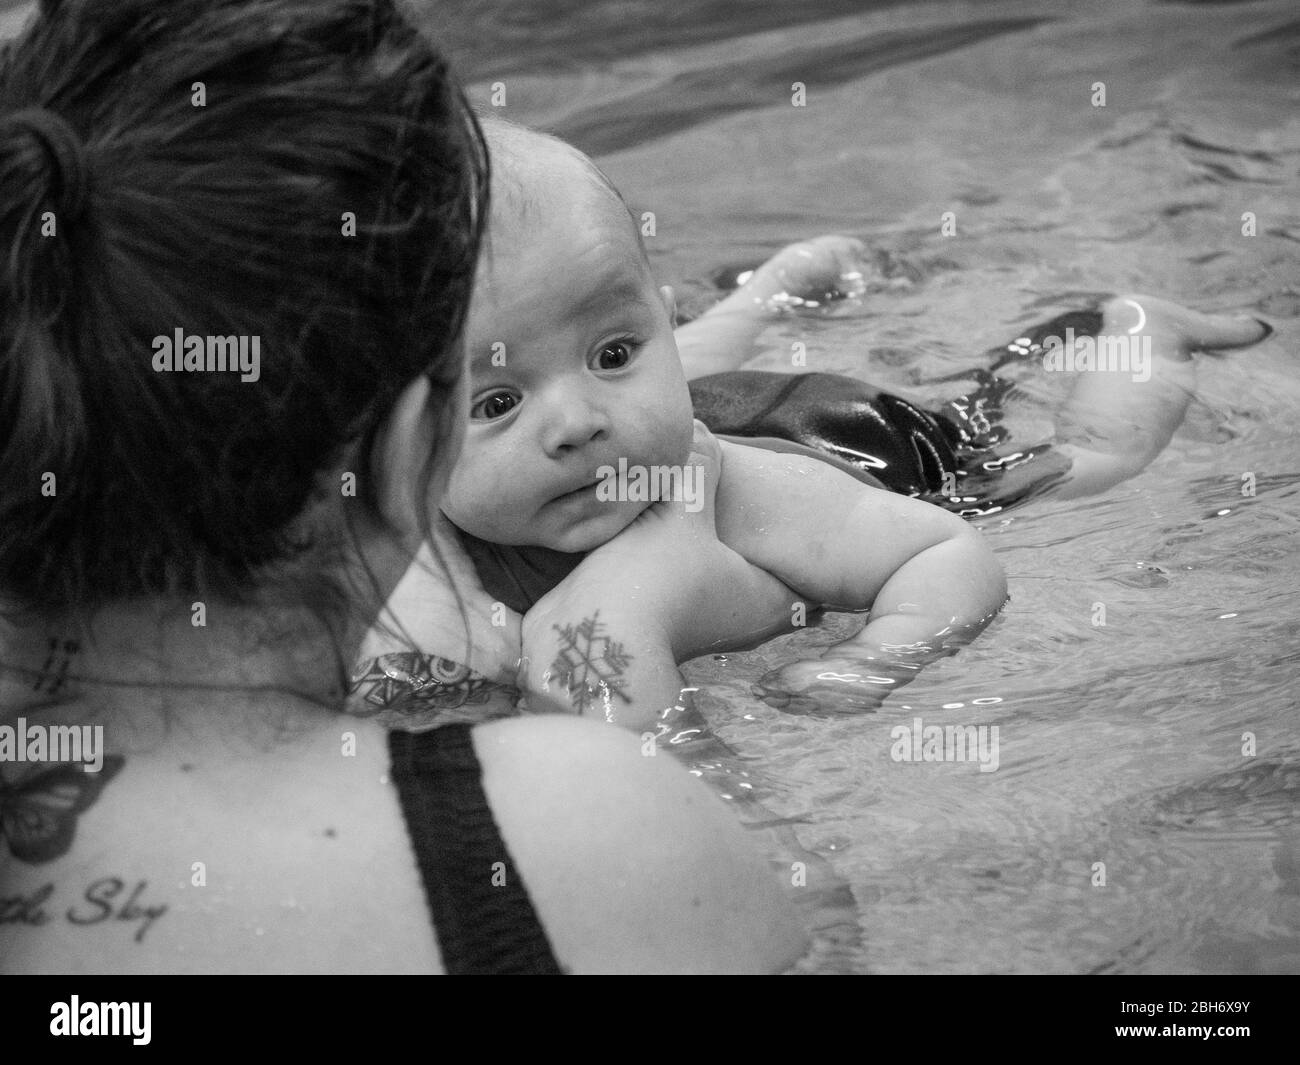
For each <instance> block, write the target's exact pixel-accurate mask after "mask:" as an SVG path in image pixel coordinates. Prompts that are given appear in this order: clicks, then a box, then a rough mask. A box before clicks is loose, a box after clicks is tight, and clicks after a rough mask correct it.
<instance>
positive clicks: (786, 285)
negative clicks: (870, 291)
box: [676, 236, 868, 381]
mask: <svg viewBox="0 0 1300 1065" xmlns="http://www.w3.org/2000/svg"><path fill="white" fill-rule="evenodd" d="M866 251H867V248H866V245H865V244H863V243H862V241H860V240H855V239H854V238H852V237H841V236H826V237H816V238H814V239H813V240H805V241H800V242H799V243H798V244H791V245H789V246H787V247H785V248H782V249H781V250H780V251H779V252H777V253H776V254H775V255H774V256H772V258H770V259H768V260H767V262H765V263H763V265H761V266H760V267H758V268H757V269H756V270H755V271H754V272H753V274H752V275H751V276H750V278H749V279H748V280H747V281H746V282H745V283H744V284H743V285H741V286H740V287H739V288H738V289H736V291H735V292H732V293H731V294H730V295H728V296H727V297H726V298H725V299H723V300H721V301H720V302H718V303H716V304H714V306H712V307H710V308H709V309H708V310H707V311H705V312H704V313H703V314H702V315H700V317H698V318H697V319H695V321H693V322H687V323H686V324H685V325H682V326H679V327H678V328H677V331H676V337H677V351H678V353H679V354H680V356H681V360H682V368H683V369H684V370H685V371H686V379H687V380H688V381H691V380H694V379H695V378H697V377H704V376H706V375H708V374H714V373H723V372H725V371H728V370H736V369H739V368H740V367H741V366H742V365H743V364H744V363H745V362H747V361H748V360H749V359H750V358H751V357H752V356H753V354H754V341H755V340H757V339H758V335H759V333H761V332H762V331H763V329H764V328H765V327H766V326H767V324H768V323H769V322H770V321H771V320H772V319H773V318H774V317H776V314H777V310H778V307H779V305H780V303H779V300H780V298H781V297H797V298H799V299H804V300H819V301H820V300H824V299H826V298H827V297H828V296H830V295H831V294H832V293H844V292H846V291H855V290H856V289H857V288H858V287H860V286H861V284H862V277H863V272H864V271H865V270H867V269H868V266H867V264H866Z"/></svg>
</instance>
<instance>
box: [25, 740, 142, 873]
mask: <svg viewBox="0 0 1300 1065" xmlns="http://www.w3.org/2000/svg"><path fill="white" fill-rule="evenodd" d="M125 764H126V759H125V758H123V757H122V756H121V755H113V754H110V755H105V756H104V764H103V766H102V767H101V768H100V770H99V772H98V773H87V772H86V771H85V770H83V769H82V768H81V766H80V765H60V766H55V767H54V768H52V769H47V770H45V771H44V772H43V773H37V774H36V775H35V776H33V777H30V778H29V779H27V780H24V781H23V782H22V783H21V784H9V783H7V782H6V781H5V779H4V777H3V776H0V836H3V837H4V840H5V842H6V843H7V844H8V845H9V853H10V854H12V855H13V856H14V857H15V858H17V859H18V860H19V861H20V862H28V863H30V864H32V865H39V864H40V863H42V862H49V861H53V860H54V859H55V858H58V857H60V856H62V855H64V854H66V853H67V852H68V848H69V847H71V846H72V839H73V837H74V836H75V835H76V834H77V815H78V814H80V813H81V812H82V811H84V810H86V809H88V808H89V807H91V806H93V805H94V803H95V800H96V799H98V798H99V793H100V792H101V791H103V790H104V785H106V784H107V783H108V782H109V781H110V780H112V779H113V778H114V777H115V776H117V774H118V772H119V771H120V770H121V769H122V766H124V765H125Z"/></svg>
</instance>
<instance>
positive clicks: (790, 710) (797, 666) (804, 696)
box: [752, 659, 897, 714]
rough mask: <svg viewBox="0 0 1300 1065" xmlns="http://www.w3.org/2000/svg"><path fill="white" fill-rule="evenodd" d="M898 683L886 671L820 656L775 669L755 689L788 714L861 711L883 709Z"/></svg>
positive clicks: (766, 701) (768, 703)
mask: <svg viewBox="0 0 1300 1065" xmlns="http://www.w3.org/2000/svg"><path fill="white" fill-rule="evenodd" d="M896 683H897V681H896V679H895V678H893V677H890V676H888V675H887V674H886V673H885V672H884V671H877V670H872V669H870V668H866V669H864V668H862V667H853V666H851V665H850V666H848V667H846V666H844V665H843V664H842V663H840V662H838V661H829V662H828V661H827V660H826V659H816V660H813V661H807V662H792V663H791V664H790V665H788V666H783V667H782V668H781V669H775V670H772V672H770V673H766V674H764V675H763V677H762V678H760V680H759V681H758V683H757V684H756V685H754V687H753V689H752V690H753V694H754V695H756V696H758V698H760V699H762V700H763V702H765V703H767V705H768V706H772V707H775V708H776V709H777V710H782V711H784V712H785V713H787V714H861V713H871V712H872V711H875V710H877V709H879V708H880V704H881V703H882V702H883V701H884V700H885V698H886V697H887V696H888V695H889V694H890V692H891V691H892V690H893V688H894V687H895V685H896Z"/></svg>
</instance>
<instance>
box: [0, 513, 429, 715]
mask: <svg viewBox="0 0 1300 1065" xmlns="http://www.w3.org/2000/svg"><path fill="white" fill-rule="evenodd" d="M364 542H365V545H366V551H365V566H364V567H361V566H360V565H359V564H358V565H356V566H354V567H353V568H352V574H351V577H349V576H348V575H346V574H345V575H344V576H343V577H342V578H340V580H341V582H342V591H343V593H344V594H343V597H342V598H343V601H344V602H345V603H346V604H348V606H347V607H345V608H344V609H342V610H340V611H339V613H338V615H337V616H333V617H328V618H327V617H325V616H323V615H321V614H318V613H315V612H313V611H312V610H310V609H309V608H307V607H304V606H302V605H290V606H286V605H282V604H271V603H269V602H264V603H262V604H255V605H233V604H225V603H220V602H215V601H211V602H207V603H196V602H182V601H176V600H136V601H131V602H118V603H113V604H110V605H108V606H106V607H104V608H101V609H100V610H98V611H96V612H95V614H94V615H93V617H91V618H89V619H88V620H87V621H84V622H81V623H74V622H72V621H70V620H61V619H49V618H43V619H40V620H27V621H20V622H17V623H12V622H7V621H4V620H0V723H4V722H7V721H8V722H12V721H13V720H14V719H15V718H17V717H18V716H21V715H22V714H24V713H25V712H28V711H38V710H41V709H42V708H49V709H50V710H51V711H52V710H53V708H54V707H59V708H61V711H63V712H60V713H59V716H60V717H62V716H64V712H66V713H67V714H70V715H73V716H78V714H79V713H85V714H92V715H93V716H96V717H99V716H100V715H102V714H103V713H104V712H106V711H111V710H121V709H125V708H130V707H136V706H143V705H145V704H153V705H155V706H158V705H164V704H165V705H167V706H168V707H169V711H170V710H173V709H175V708H176V707H178V706H179V707H182V708H183V707H184V706H185V705H194V706H196V707H203V708H205V709H204V711H203V712H204V713H206V714H209V715H210V714H211V710H212V708H213V706H214V704H223V705H224V704H227V703H238V704H241V705H243V706H254V705H257V704H260V703H265V704H267V705H271V704H277V705H285V704H288V703H298V704H301V706H302V707H303V709H304V710H310V709H311V708H313V707H314V708H315V709H316V710H317V711H319V710H325V709H330V710H337V709H339V708H341V707H342V705H343V701H344V699H345V697H346V694H347V685H348V678H349V675H350V672H351V670H352V667H353V665H354V662H355V660H356V653H357V650H358V648H359V646H360V643H361V639H362V637H363V636H364V634H365V631H366V629H367V628H368V626H369V624H370V622H371V621H372V620H373V618H372V617H371V616H370V615H372V614H374V613H375V612H376V611H377V609H378V607H379V606H380V605H382V601H383V599H384V598H386V597H387V595H388V593H389V592H390V591H391V590H392V588H393V587H394V586H395V585H396V583H397V581H398V580H399V579H400V577H401V574H402V573H403V572H404V570H405V568H406V565H407V564H408V563H409V560H410V557H411V554H410V551H409V548H406V547H403V546H402V545H399V544H397V543H395V542H394V541H393V540H392V538H391V537H388V536H386V535H382V534H380V533H379V532H378V531H374V535H371V536H367V537H365V538H364ZM362 589H364V592H363V591H362ZM363 596H364V598H366V599H368V600H371V601H370V602H369V603H368V604H367V605H366V607H364V608H361V607H359V606H358V600H359V598H361V597H363ZM78 708H80V710H78ZM68 723H70V724H71V723H75V722H72V721H69V722H68Z"/></svg>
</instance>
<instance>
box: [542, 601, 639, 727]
mask: <svg viewBox="0 0 1300 1065" xmlns="http://www.w3.org/2000/svg"><path fill="white" fill-rule="evenodd" d="M552 627H553V628H554V629H555V631H556V632H558V633H559V634H560V640H561V644H560V650H559V653H558V654H557V655H556V656H555V661H554V662H552V663H551V669H550V675H551V676H553V677H554V678H555V679H556V680H558V681H559V682H560V683H561V684H563V685H564V686H565V689H566V690H567V692H568V695H569V700H570V702H571V703H572V704H573V707H574V709H576V710H577V711H578V713H579V714H585V713H587V712H588V711H589V710H591V709H592V708H593V707H594V706H596V705H597V699H598V698H599V699H601V701H602V702H603V704H604V705H605V707H606V708H607V709H608V707H609V702H610V698H611V696H615V695H616V696H618V698H619V699H621V700H622V701H623V702H624V703H630V702H631V701H632V700H631V699H629V698H628V696H627V693H626V692H624V691H623V687H624V685H625V684H626V681H625V680H623V673H624V671H625V670H626V669H627V667H628V664H629V663H630V662H631V661H632V656H631V655H630V654H628V653H627V652H626V651H624V650H623V645H622V644H621V643H616V642H615V641H613V640H611V639H610V638H609V637H608V636H607V635H604V632H603V630H604V628H605V626H604V624H603V623H602V622H601V621H600V611H599V610H597V611H596V612H595V613H594V614H592V615H591V617H589V618H585V619H583V620H582V621H580V622H579V623H578V624H577V625H554V626H552Z"/></svg>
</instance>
